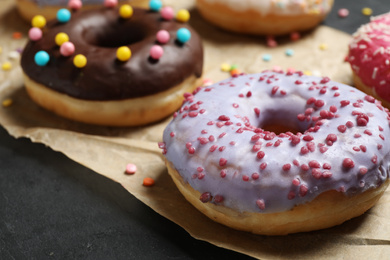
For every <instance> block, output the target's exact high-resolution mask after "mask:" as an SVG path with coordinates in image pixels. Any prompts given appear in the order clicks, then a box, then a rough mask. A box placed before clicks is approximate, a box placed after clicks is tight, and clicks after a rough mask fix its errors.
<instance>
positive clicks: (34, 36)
mask: <svg viewBox="0 0 390 260" xmlns="http://www.w3.org/2000/svg"><path fill="white" fill-rule="evenodd" d="M28 37H29V38H30V40H32V41H38V40H40V39H41V38H42V30H41V29H39V28H38V27H32V28H31V29H30V30H29V31H28Z"/></svg>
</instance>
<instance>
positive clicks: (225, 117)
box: [218, 115, 230, 121]
mask: <svg viewBox="0 0 390 260" xmlns="http://www.w3.org/2000/svg"><path fill="white" fill-rule="evenodd" d="M218 120H221V121H229V120H230V117H228V116H225V115H221V116H219V117H218Z"/></svg>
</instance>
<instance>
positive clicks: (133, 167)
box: [125, 163, 137, 174]
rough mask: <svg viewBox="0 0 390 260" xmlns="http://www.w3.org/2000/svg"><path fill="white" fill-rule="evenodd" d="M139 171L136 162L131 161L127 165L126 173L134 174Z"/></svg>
mask: <svg viewBox="0 0 390 260" xmlns="http://www.w3.org/2000/svg"><path fill="white" fill-rule="evenodd" d="M136 171H137V166H136V165H135V164H132V163H129V164H127V165H126V171H125V173H126V174H134V173H135V172H136Z"/></svg>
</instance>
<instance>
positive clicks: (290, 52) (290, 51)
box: [284, 49, 294, 57]
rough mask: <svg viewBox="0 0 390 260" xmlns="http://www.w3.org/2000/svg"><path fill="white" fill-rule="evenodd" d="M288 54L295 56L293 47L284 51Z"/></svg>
mask: <svg viewBox="0 0 390 260" xmlns="http://www.w3.org/2000/svg"><path fill="white" fill-rule="evenodd" d="M284 53H285V54H286V55H287V56H289V57H290V56H293V55H294V50H293V49H287V50H286V51H285V52H284Z"/></svg>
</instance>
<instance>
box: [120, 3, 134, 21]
mask: <svg viewBox="0 0 390 260" xmlns="http://www.w3.org/2000/svg"><path fill="white" fill-rule="evenodd" d="M119 15H120V17H122V18H123V19H128V18H130V17H132V16H133V8H132V7H131V6H130V5H122V6H121V7H120V8H119Z"/></svg>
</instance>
